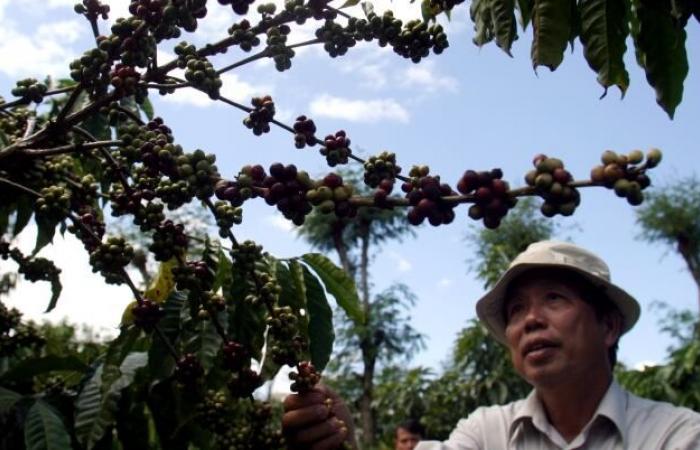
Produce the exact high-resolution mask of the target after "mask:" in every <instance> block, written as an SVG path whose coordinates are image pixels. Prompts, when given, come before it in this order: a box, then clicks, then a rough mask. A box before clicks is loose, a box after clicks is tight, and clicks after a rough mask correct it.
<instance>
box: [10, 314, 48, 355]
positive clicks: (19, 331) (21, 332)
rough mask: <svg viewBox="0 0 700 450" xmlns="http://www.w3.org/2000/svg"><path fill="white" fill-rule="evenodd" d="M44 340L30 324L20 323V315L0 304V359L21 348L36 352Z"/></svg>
mask: <svg viewBox="0 0 700 450" xmlns="http://www.w3.org/2000/svg"><path fill="white" fill-rule="evenodd" d="M43 345H44V339H43V338H41V336H39V334H38V331H37V330H36V329H35V328H34V326H32V325H31V324H23V323H22V313H20V312H19V311H18V310H16V309H15V308H7V307H6V306H5V305H4V304H3V303H2V302H0V357H5V356H12V355H14V354H15V353H16V352H17V350H19V349H21V348H31V349H34V350H37V349H38V348H40V347H41V346H43Z"/></svg>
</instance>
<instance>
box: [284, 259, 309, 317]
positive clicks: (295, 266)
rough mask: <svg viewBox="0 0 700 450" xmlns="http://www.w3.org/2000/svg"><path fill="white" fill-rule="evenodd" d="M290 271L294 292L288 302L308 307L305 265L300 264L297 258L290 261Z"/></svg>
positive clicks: (299, 306) (299, 307)
mask: <svg viewBox="0 0 700 450" xmlns="http://www.w3.org/2000/svg"><path fill="white" fill-rule="evenodd" d="M289 272H290V277H291V281H292V284H293V286H294V291H293V292H294V294H293V295H292V296H291V298H290V299H288V301H287V303H288V304H289V305H290V306H292V307H297V308H298V309H302V308H306V280H305V279H304V266H302V265H301V264H299V262H298V261H297V260H294V259H293V260H291V261H289Z"/></svg>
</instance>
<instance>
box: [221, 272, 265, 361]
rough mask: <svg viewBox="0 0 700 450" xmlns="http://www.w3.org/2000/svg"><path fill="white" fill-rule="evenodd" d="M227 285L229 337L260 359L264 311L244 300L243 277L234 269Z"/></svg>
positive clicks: (244, 282)
mask: <svg viewBox="0 0 700 450" xmlns="http://www.w3.org/2000/svg"><path fill="white" fill-rule="evenodd" d="M231 275H232V276H231V279H230V281H229V284H227V285H225V286H224V293H225V295H226V296H227V300H229V299H230V301H227V304H229V305H230V311H229V328H228V329H229V336H230V337H231V339H233V340H234V341H236V342H239V343H241V344H243V345H245V346H246V347H247V348H248V349H249V350H250V352H251V355H252V356H253V357H254V358H256V359H258V360H259V359H260V355H261V352H262V347H263V344H264V343H265V339H264V333H265V310H264V307H263V306H262V305H252V304H250V303H249V302H247V301H246V300H245V297H246V295H248V293H249V290H248V286H247V284H246V280H245V277H244V275H242V274H241V273H240V272H239V271H238V270H237V269H236V268H235V267H234V268H233V269H232V271H231Z"/></svg>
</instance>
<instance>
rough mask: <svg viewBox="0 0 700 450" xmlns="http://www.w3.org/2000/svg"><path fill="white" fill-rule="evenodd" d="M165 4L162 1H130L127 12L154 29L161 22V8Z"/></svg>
mask: <svg viewBox="0 0 700 450" xmlns="http://www.w3.org/2000/svg"><path fill="white" fill-rule="evenodd" d="M166 3H167V2H166V1H163V0H131V3H130V4H129V12H130V13H131V14H133V15H134V16H136V17H138V18H139V19H141V20H143V21H144V22H146V23H147V24H148V25H149V26H151V27H155V26H158V24H160V23H161V22H162V21H163V13H164V11H163V7H164V6H165V4H166Z"/></svg>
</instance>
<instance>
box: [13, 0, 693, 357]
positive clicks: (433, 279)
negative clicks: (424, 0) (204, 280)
mask: <svg viewBox="0 0 700 450" xmlns="http://www.w3.org/2000/svg"><path fill="white" fill-rule="evenodd" d="M73 3H75V0H48V1H47V2H43V3H42V5H41V7H37V3H36V2H35V1H32V0H13V1H9V0H0V22H1V23H2V24H3V27H2V29H0V60H1V61H3V64H2V65H0V95H3V96H5V98H9V97H10V94H9V91H10V89H11V88H12V86H13V85H14V81H15V80H17V79H19V78H23V77H27V76H33V77H35V78H43V76H44V75H46V74H52V75H54V76H65V74H66V68H67V66H68V63H69V62H70V61H71V60H72V58H74V57H75V56H77V55H78V54H80V53H82V51H84V50H86V49H87V48H89V45H90V38H91V33H90V29H89V26H88V25H87V23H84V21H82V20H81V18H80V17H78V16H77V15H76V14H74V13H73V12H72V5H73ZM108 3H109V4H110V5H112V9H113V11H114V12H115V14H114V15H113V16H112V17H116V16H118V15H119V14H124V13H125V11H126V7H127V5H128V1H127V0H120V1H110V2H108ZM210 3H211V5H210V10H211V11H212V12H211V13H210V16H209V17H208V18H207V19H206V20H205V21H204V23H203V24H202V29H201V35H202V36H203V37H204V40H202V39H198V38H193V37H192V36H189V35H188V36H183V39H187V40H193V42H194V43H195V44H199V45H201V44H202V43H204V42H206V41H207V40H213V39H220V38H221V37H223V36H225V35H226V29H227V28H228V27H229V26H230V25H231V23H233V21H234V20H236V19H235V18H234V17H233V13H232V12H231V11H230V9H229V8H227V7H221V6H220V5H218V4H217V3H216V2H210ZM375 5H377V7H376V9H377V10H379V11H381V10H383V7H382V6H381V5H380V4H379V3H375ZM391 7H392V8H393V9H394V10H395V11H397V15H398V16H399V17H401V18H407V17H415V16H416V15H417V12H415V8H416V5H410V4H409V3H408V2H405V1H404V2H400V1H395V2H394V3H393V4H391ZM356 13H357V14H358V15H359V14H361V13H360V12H359V11H356ZM111 20H112V19H111ZM445 26H446V27H447V28H448V35H449V37H450V48H448V49H447V50H446V51H445V52H444V53H443V54H442V55H439V56H436V55H431V56H430V57H429V58H428V59H427V60H425V61H424V62H423V63H421V64H419V65H415V64H413V63H411V62H410V61H406V60H404V59H403V58H401V57H399V56H397V55H395V54H394V53H393V52H391V51H390V50H388V49H380V48H379V47H377V46H376V45H375V44H373V43H370V44H366V45H359V46H357V47H355V48H352V49H350V51H349V52H348V54H347V55H346V57H343V58H337V59H331V58H330V57H328V55H327V54H325V53H324V52H323V51H322V50H321V49H320V48H306V49H304V50H302V51H300V52H298V56H297V57H295V58H294V60H293V64H292V69H291V70H289V71H286V72H283V73H279V72H277V71H275V70H274V67H273V66H272V63H271V61H262V62H257V63H254V64H250V65H247V66H243V67H241V68H239V69H237V70H235V71H234V72H230V73H228V74H227V75H225V77H224V87H223V89H222V93H223V94H224V95H226V96H228V97H230V98H232V99H235V100H237V101H239V102H242V103H246V104H248V102H249V100H250V97H251V96H253V95H260V94H271V95H272V96H273V98H274V99H275V103H276V106H277V110H278V117H279V118H281V119H282V120H284V121H286V122H288V123H291V122H292V121H293V120H294V118H295V117H296V116H297V115H299V114H307V115H309V116H310V117H312V118H313V119H314V121H315V122H316V125H317V128H318V130H319V132H318V134H319V135H325V134H330V133H334V132H335V131H337V130H339V129H344V130H346V131H347V133H348V136H349V137H350V138H351V140H352V144H353V145H352V147H353V150H354V151H355V152H356V153H357V154H359V155H362V156H370V155H373V154H377V153H379V152H381V151H383V150H390V151H393V152H396V153H397V158H398V160H399V163H400V164H401V165H402V166H403V167H405V168H406V169H408V168H410V166H411V165H413V164H427V165H429V166H430V167H431V172H432V173H437V174H440V175H441V176H442V178H443V179H444V180H446V181H448V182H450V183H456V182H457V180H458V178H459V177H460V175H461V174H462V172H463V171H464V170H466V169H476V170H484V169H491V168H494V167H501V168H502V169H503V171H504V173H505V178H506V179H508V180H509V181H510V182H511V184H513V185H516V186H517V185H522V184H523V182H522V177H523V175H524V174H525V172H526V171H527V170H529V169H530V168H531V165H530V164H531V163H530V161H531V159H532V157H533V155H535V154H537V153H541V152H543V153H546V154H548V155H551V156H557V157H560V158H561V159H563V160H564V162H565V164H566V166H567V168H569V169H570V170H571V171H572V172H573V174H574V175H575V176H576V177H577V178H583V177H587V176H588V173H589V171H590V169H591V168H592V167H593V166H594V165H596V164H598V161H599V157H600V154H601V153H602V152H603V151H604V150H606V149H613V150H615V151H621V152H627V151H630V150H632V149H636V148H640V149H643V150H647V149H649V148H650V147H659V148H661V149H662V150H664V161H663V163H662V164H661V166H660V167H659V168H658V169H656V170H654V172H653V174H652V178H653V182H654V183H655V184H657V185H663V184H668V183H672V182H674V180H678V179H680V178H683V177H687V176H690V175H692V174H695V173H697V172H698V169H699V168H700V158H698V156H697V154H698V152H697V149H696V148H695V146H696V145H697V143H698V142H700V128H699V127H698V126H697V118H698V117H700V92H699V91H700V79H699V78H700V75H698V73H700V72H699V71H698V70H697V67H696V66H697V65H698V63H700V40H699V39H698V37H700V31H699V30H698V23H697V22H693V23H692V24H690V25H689V27H688V30H689V35H688V46H687V47H688V59H689V64H690V67H691V72H690V74H689V76H688V78H687V79H686V82H685V92H684V100H683V103H682V104H681V105H680V106H679V107H678V109H677V111H676V117H675V119H674V120H673V121H671V120H669V118H668V117H667V116H666V114H665V113H664V112H663V111H662V110H661V108H659V107H658V106H657V105H656V102H655V94H654V91H653V89H651V88H650V87H649V86H648V85H647V83H646V80H645V79H644V74H643V72H642V71H641V69H640V68H639V67H638V66H637V64H636V62H635V61H634V57H633V52H630V54H629V55H628V58H627V59H628V60H627V67H628V70H629V72H630V77H631V86H630V88H629V90H628V92H627V94H626V96H625V98H624V100H620V95H619V92H618V91H617V90H615V89H611V90H610V91H609V92H608V95H607V96H606V97H605V98H603V99H599V97H600V96H601V94H602V92H603V90H602V88H601V87H600V86H599V85H598V84H597V82H596V78H595V74H594V73H593V72H592V71H591V70H590V69H589V68H588V66H587V65H586V62H585V61H584V59H583V57H582V52H581V48H580V44H579V43H578V42H577V43H576V45H575V48H574V50H573V52H571V51H567V54H566V58H565V60H564V62H563V64H562V65H561V66H560V67H559V69H558V70H557V71H555V72H551V73H550V71H549V70H548V69H546V68H540V69H539V70H538V71H537V72H534V71H533V69H532V65H531V62H530V59H529V52H530V49H529V43H530V37H529V34H528V33H526V34H525V35H524V36H521V39H520V40H518V41H516V42H515V44H514V49H513V55H514V57H513V58H509V57H508V56H507V55H505V54H504V53H503V52H502V51H501V50H500V49H498V48H497V47H496V46H495V45H487V46H486V47H483V48H481V49H479V48H477V47H476V46H474V45H473V44H472V42H471V38H472V35H473V32H472V25H471V22H470V21H469V20H468V9H467V8H466V6H465V5H464V4H463V5H461V6H460V7H458V8H457V10H456V11H455V12H454V15H453V21H452V22H451V23H449V24H447V23H445ZM102 30H103V32H106V30H107V27H106V26H105V25H104V24H103V25H102ZM312 33H313V25H312V26H311V27H308V26H307V27H304V29H302V30H301V31H295V32H293V34H292V37H290V39H289V42H290V43H293V42H300V41H303V40H305V39H308V38H309V37H310V36H311V35H312ZM178 41H179V40H178ZM178 41H173V42H172V44H169V45H166V46H165V48H164V49H163V54H162V55H161V61H162V60H164V59H162V58H167V57H168V55H172V54H173V52H172V47H173V46H174V45H175V44H176V43H177V42H178ZM628 45H629V46H631V42H630V43H629V44H628ZM241 57H242V56H241V54H240V53H237V52H235V51H229V52H228V53H227V54H225V55H221V56H219V57H217V59H216V60H215V64H216V65H217V66H219V67H220V66H222V65H225V64H230V63H231V62H234V61H236V60H238V59H240V58H241ZM152 99H153V101H154V104H155V106H156V111H157V113H158V114H159V115H161V116H162V117H163V118H164V119H165V121H166V123H167V124H168V125H169V126H171V128H173V130H174V133H175V136H176V139H177V140H178V142H179V143H180V144H182V145H183V147H185V148H186V149H188V150H194V149H196V148H202V149H204V150H206V151H207V152H213V153H216V154H217V157H218V165H219V168H220V171H221V173H222V174H223V175H224V176H226V177H232V176H233V175H234V174H235V173H237V171H238V169H239V168H240V167H241V166H243V165H245V164H249V163H261V164H263V165H265V166H268V165H269V164H271V163H272V162H276V161H281V162H284V163H294V164H297V165H298V166H299V167H302V168H305V169H306V170H307V171H309V172H310V173H312V174H314V175H320V174H325V173H326V172H328V171H329V168H328V167H327V166H325V161H324V159H323V157H321V156H320V155H319V154H318V151H317V148H313V149H308V148H307V149H305V150H297V149H296V148H294V146H293V141H292V137H291V135H290V134H288V133H287V132H285V131H283V130H280V129H273V131H272V132H271V133H269V134H268V135H265V136H262V137H255V136H253V135H252V133H251V132H250V131H249V130H247V129H246V128H245V127H244V126H243V125H242V124H241V121H242V119H243V115H242V113H241V112H240V111H238V110H235V109H233V108H230V107H227V106H225V105H223V104H212V103H211V102H209V101H207V99H206V96H204V95H202V94H198V93H195V92H187V91H184V90H181V91H178V93H177V94H175V95H173V96H168V97H164V98H161V97H159V96H158V95H157V94H155V95H153V96H152ZM582 194H583V195H582V196H583V202H582V205H581V207H580V208H579V210H578V211H577V213H576V214H575V215H574V216H573V217H571V218H560V219H557V222H558V223H560V224H562V227H563V229H564V232H563V233H562V236H561V237H568V238H571V239H572V240H573V241H574V242H576V243H578V244H581V245H583V246H586V247H588V248H590V249H591V250H593V251H594V252H596V253H598V254H600V255H601V256H602V257H603V258H604V259H605V260H606V261H607V262H608V263H609V265H610V267H611V271H612V276H613V280H614V281H616V282H617V283H619V284H620V285H621V286H623V287H624V288H626V289H627V290H628V291H629V292H630V293H631V294H633V295H635V296H636V297H637V299H638V300H639V301H640V303H641V304H642V307H643V313H642V318H641V320H640V322H639V324H638V325H637V327H636V328H635V329H634V330H632V331H631V332H630V333H629V334H628V335H627V336H626V337H625V338H623V340H622V344H621V350H620V359H621V360H622V361H623V362H625V363H627V364H631V365H635V364H638V363H640V362H644V361H659V360H661V359H662V358H663V356H664V354H665V348H666V346H667V345H669V341H668V339H667V338H666V336H664V335H661V334H660V333H659V331H658V325H657V320H658V315H657V314H655V313H654V312H653V311H651V310H650V309H649V308H648V305H649V304H650V302H652V301H655V300H661V301H666V302H668V303H669V304H671V305H672V306H674V307H677V308H690V309H693V310H696V309H697V298H698V293H697V289H696V287H695V285H694V284H693V282H692V280H691V278H690V275H689V274H688V273H687V272H686V271H685V267H684V264H683V261H682V260H681V259H680V258H679V257H678V256H677V255H676V254H675V253H673V252H672V251H668V250H667V249H666V248H664V247H662V246H659V245H650V244H647V243H645V242H642V241H639V240H638V239H636V236H637V235H638V233H639V229H638V228H637V227H636V226H635V216H634V210H633V208H632V207H630V206H629V205H627V203H626V202H625V201H624V200H621V199H619V198H617V197H615V196H614V194H612V193H611V192H610V191H606V190H603V189H587V190H585V191H583V192H582ZM457 211H458V217H457V219H456V220H455V222H454V223H453V224H451V225H449V226H445V227H440V228H432V227H430V226H423V227H420V228H418V229H417V237H416V238H414V239H408V240H406V241H404V242H401V243H391V244H389V245H386V246H385V247H383V248H382V249H381V251H380V252H378V253H377V254H376V255H375V258H374V259H373V271H372V275H373V284H374V288H375V290H377V291H378V290H381V289H383V288H385V287H387V286H388V285H389V284H391V283H393V282H403V283H406V284H407V285H409V287H410V288H411V289H412V290H413V291H414V292H415V293H416V294H417V296H418V299H419V301H418V303H417V305H416V307H415V308H414V309H413V311H412V314H413V325H414V326H415V327H416V328H417V329H418V330H420V331H421V332H423V333H425V334H426V335H427V336H428V349H427V350H426V351H424V352H422V353H421V354H420V355H418V356H417V357H416V358H415V360H414V361H413V362H414V363H415V364H422V365H431V366H438V365H439V363H440V361H442V360H443V359H444V357H445V356H446V355H447V352H448V351H449V348H450V346H451V344H452V342H453V340H454V338H455V335H456V333H457V332H458V331H459V330H460V329H461V328H462V327H463V326H464V325H465V323H466V321H467V320H468V319H469V318H471V317H473V316H474V302H475V300H476V299H478V298H479V297H480V296H481V295H482V294H483V288H482V285H481V283H480V282H479V281H478V280H476V279H475V277H474V276H473V274H471V273H469V271H468V266H467V264H466V260H467V259H468V258H469V255H470V252H471V251H473V249H471V248H469V246H468V245H467V244H466V243H465V241H464V236H465V234H466V233H467V231H468V230H469V229H470V228H471V227H472V226H474V224H475V222H473V221H471V220H470V219H469V218H468V217H467V215H466V208H460V209H458V210H457ZM236 234H237V236H238V237H239V238H240V239H255V240H257V241H259V242H260V243H262V244H263V245H264V246H265V247H266V249H267V250H268V251H270V252H271V253H273V254H275V255H277V256H280V257H284V256H294V255H298V254H301V253H304V252H306V251H308V250H309V249H308V246H307V245H306V244H305V243H304V242H303V241H301V240H299V239H297V238H296V237H295V233H294V231H293V229H292V228H291V226H290V225H289V224H288V223H286V222H285V221H284V220H283V219H282V218H281V216H279V215H276V214H275V212H274V210H273V209H271V208H269V207H267V206H266V205H264V203H262V202H260V201H258V202H257V203H253V204H251V205H250V206H249V207H248V206H247V207H246V209H245V212H244V224H243V225H242V226H240V227H239V228H238V229H237V231H236ZM32 240H33V239H32V237H31V236H29V235H28V236H26V237H24V238H23V239H22V240H21V241H20V245H23V246H24V247H25V248H29V246H30V245H31V243H32ZM44 253H45V254H46V256H48V257H56V258H57V259H58V260H59V263H60V264H61V265H62V266H63V267H64V284H65V285H66V289H65V292H64V295H63V298H62V300H61V302H60V303H59V306H58V307H57V308H56V310H55V311H54V312H53V313H51V314H50V315H48V317H47V316H42V315H41V311H42V310H43V309H44V308H45V304H46V302H45V300H44V299H48V289H47V288H46V287H45V286H41V285H37V286H33V285H30V284H27V283H21V284H20V288H19V289H18V290H17V291H16V292H15V293H14V295H13V297H12V298H11V299H10V302H11V303H12V304H14V305H17V306H18V307H20V308H21V309H22V310H24V311H25V312H26V313H27V315H28V316H30V317H34V318H42V317H46V318H49V319H51V320H58V319H60V318H61V317H64V316H65V317H68V318H69V319H70V320H72V321H77V322H86V323H91V324H93V325H94V326H97V327H98V328H103V329H105V330H107V332H113V331H114V329H115V327H116V325H117V324H118V321H119V317H120V315H121V311H122V309H123V308H124V306H125V305H126V304H127V303H129V302H130V301H131V300H132V299H131V297H130V293H129V291H128V289H127V288H125V287H113V286H109V287H104V285H103V283H102V281H101V279H100V278H99V277H98V276H96V275H92V274H91V272H90V270H89V267H88V264H87V256H86V255H85V254H84V253H82V251H81V250H80V247H79V246H78V245H77V244H76V243H75V242H73V241H71V240H70V239H66V242H62V239H61V238H58V239H57V246H56V247H55V248H52V249H46V251H45V252H44ZM333 256H334V255H333ZM4 267H6V266H4Z"/></svg>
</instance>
